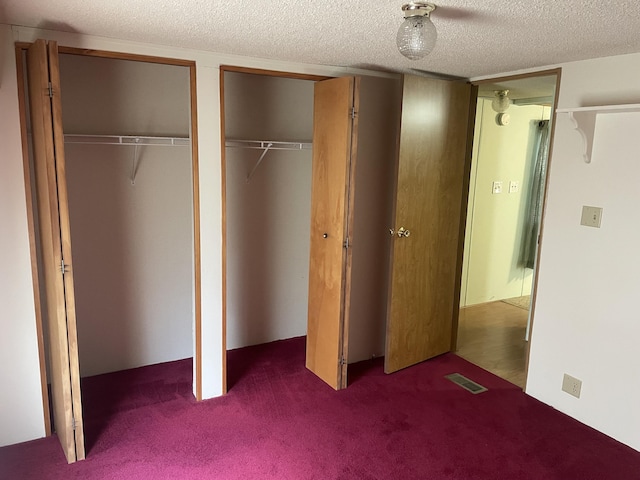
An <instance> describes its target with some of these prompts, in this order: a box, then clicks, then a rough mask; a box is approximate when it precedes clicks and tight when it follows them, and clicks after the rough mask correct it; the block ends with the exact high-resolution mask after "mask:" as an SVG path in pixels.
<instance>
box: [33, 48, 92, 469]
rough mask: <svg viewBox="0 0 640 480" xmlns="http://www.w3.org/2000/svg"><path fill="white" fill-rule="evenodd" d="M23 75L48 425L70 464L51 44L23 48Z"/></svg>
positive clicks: (68, 321)
mask: <svg viewBox="0 0 640 480" xmlns="http://www.w3.org/2000/svg"><path fill="white" fill-rule="evenodd" d="M27 72H28V89H29V101H30V112H31V126H32V135H33V156H34V170H35V183H36V203H37V208H38V215H39V224H38V229H39V238H40V245H39V250H40V254H41V258H42V267H43V270H44V290H45V295H44V297H45V298H44V301H45V304H46V305H45V308H44V311H45V319H46V321H47V325H48V331H49V346H50V381H51V390H52V403H53V421H54V426H55V431H56V434H57V436H58V438H59V440H60V443H61V444H62V448H63V450H64V453H65V456H66V458H67V461H68V462H69V463H72V462H75V461H76V460H82V459H84V458H85V446H84V429H83V423H82V402H81V395H80V369H79V362H78V335H77V330H76V315H75V296H74V288H73V270H72V265H73V263H72V260H71V231H70V225H69V209H68V199H67V184H66V180H65V161H64V134H63V131H62V107H61V99H60V73H59V65H58V46H57V44H56V42H52V41H51V42H49V43H48V44H47V43H45V41H44V40H38V41H36V42H35V43H34V44H33V45H32V46H31V47H30V48H29V49H28V51H27Z"/></svg>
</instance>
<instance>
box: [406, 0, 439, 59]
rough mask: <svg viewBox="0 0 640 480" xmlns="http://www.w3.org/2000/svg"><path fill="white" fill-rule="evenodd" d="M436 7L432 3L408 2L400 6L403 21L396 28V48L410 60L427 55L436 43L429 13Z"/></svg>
mask: <svg viewBox="0 0 640 480" xmlns="http://www.w3.org/2000/svg"><path fill="white" fill-rule="evenodd" d="M435 9H436V6H435V5H434V4H433V3H427V2H410V3H407V4H405V5H403V6H402V11H403V12H404V22H402V25H400V28H399V29H398V36H397V37H396V43H397V45H398V50H400V53H401V54H402V55H404V56H405V57H407V58H409V59H411V60H419V59H421V58H422V57H424V56H426V55H428V54H429V53H430V52H431V50H433V47H435V45H436V39H437V38H438V32H436V27H435V26H434V25H433V23H431V18H429V15H430V13H431V12H433V11H434V10H435Z"/></svg>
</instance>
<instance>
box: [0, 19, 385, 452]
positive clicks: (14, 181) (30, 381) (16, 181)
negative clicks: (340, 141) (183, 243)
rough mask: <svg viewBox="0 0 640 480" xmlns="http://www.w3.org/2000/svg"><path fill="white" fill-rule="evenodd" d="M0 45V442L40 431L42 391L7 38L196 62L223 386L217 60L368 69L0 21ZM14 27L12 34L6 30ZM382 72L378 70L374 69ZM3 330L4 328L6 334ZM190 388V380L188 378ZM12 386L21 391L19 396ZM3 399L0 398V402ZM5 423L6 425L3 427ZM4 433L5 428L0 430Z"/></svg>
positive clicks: (211, 374) (207, 251) (207, 359)
mask: <svg viewBox="0 0 640 480" xmlns="http://www.w3.org/2000/svg"><path fill="white" fill-rule="evenodd" d="M0 27H1V29H2V30H1V32H2V38H1V41H2V44H1V48H0V55H1V56H0V59H2V83H1V84H0V111H1V112H2V116H1V119H0V122H1V123H0V135H1V136H2V162H0V169H1V171H2V176H1V179H2V180H1V181H2V188H1V189H0V212H2V217H1V218H2V221H3V225H6V228H4V227H3V229H2V237H1V238H2V242H3V243H2V246H3V247H5V246H6V247H7V248H3V250H2V251H3V252H4V254H3V259H2V260H3V263H2V265H3V268H2V270H0V283H1V284H2V286H3V289H2V292H3V293H2V306H3V313H2V327H3V336H2V340H0V341H1V342H2V352H3V354H5V352H6V354H7V355H9V357H10V360H11V361H7V362H4V363H2V366H0V382H1V383H2V384H3V385H7V386H12V387H13V390H11V389H6V390H5V389H3V392H5V391H8V392H10V394H11V397H10V398H7V400H4V399H5V397H4V396H2V397H0V398H2V399H3V402H8V403H6V405H8V406H9V407H11V408H1V409H0V424H1V425H3V432H2V435H3V436H2V442H1V443H13V442H17V441H21V440H27V439H32V438H37V437H39V436H42V435H43V434H44V413H43V409H42V404H41V394H40V368H39V363H38V356H37V341H36V340H37V339H36V336H35V319H34V303H33V288H32V283H31V265H30V258H29V250H28V245H29V239H28V235H27V219H26V208H25V195H24V178H23V173H22V151H21V148H20V131H19V111H18V104H17V85H16V80H15V78H16V77H15V65H14V49H13V42H14V41H21V42H31V41H34V40H36V39H37V38H45V39H50V40H57V41H58V42H59V44H60V45H64V46H70V47H77V48H87V49H97V50H109V51H114V52H123V53H132V54H140V55H152V56H159V57H169V58H179V59H185V60H193V61H195V62H196V83H197V110H198V112H197V113H198V114H197V119H198V131H199V133H200V134H199V136H198V153H199V161H200V163H199V170H200V171H199V173H200V175H199V177H200V185H199V187H200V229H201V230H200V243H201V269H202V270H201V273H202V278H201V290H202V303H201V309H202V323H201V327H202V330H201V338H202V396H203V398H211V397H214V396H217V395H220V394H221V393H222V387H223V378H222V359H223V355H224V353H225V352H223V349H222V345H223V341H222V253H221V252H222V248H221V247H222V233H221V232H222V229H221V225H222V204H221V163H220V152H221V145H220V138H221V135H220V133H221V132H220V81H219V78H220V77H219V74H220V70H219V66H220V65H240V66H246V67H251V68H263V69H266V70H281V71H286V72H294V73H306V74H312V75H326V76H340V75H348V74H358V73H371V74H373V73H372V72H365V71H364V70H358V69H348V68H345V67H324V66H318V65H303V64H296V63H287V62H275V61H270V60H262V59H256V58H248V57H238V56H234V55H222V54H214V53H211V52H204V51H198V50H187V49H181V48H172V47H166V46H158V45H150V44H142V43H136V42H128V41H123V40H116V39H108V38H102V37H92V36H87V35H80V34H76V33H65V32H56V31H51V30H39V29H32V28H25V27H15V26H14V27H8V26H6V25H0ZM11 32H13V33H11ZM379 75H381V76H384V74H379ZM5 332H6V334H5ZM194 391H195V385H194ZM17 392H21V393H22V394H21V395H18V394H17ZM3 406H4V404H3ZM5 426H7V427H6V428H4V427H5ZM5 432H7V433H6V434H5Z"/></svg>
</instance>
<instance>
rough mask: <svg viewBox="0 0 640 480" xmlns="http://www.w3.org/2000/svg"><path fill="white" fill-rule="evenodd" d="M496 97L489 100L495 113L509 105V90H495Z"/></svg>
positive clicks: (504, 110)
mask: <svg viewBox="0 0 640 480" xmlns="http://www.w3.org/2000/svg"><path fill="white" fill-rule="evenodd" d="M493 93H495V95H496V98H494V99H493V101H492V102H491V108H493V111H494V112H496V113H504V112H506V111H507V109H508V108H509V105H511V99H510V98H509V97H508V95H509V90H495V91H494V92H493Z"/></svg>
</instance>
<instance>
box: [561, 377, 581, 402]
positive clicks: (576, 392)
mask: <svg viewBox="0 0 640 480" xmlns="http://www.w3.org/2000/svg"><path fill="white" fill-rule="evenodd" d="M581 390H582V380H578V379H577V378H575V377H572V376H571V375H567V374H566V373H565V374H564V377H563V378H562V391H563V392H567V393H568V394H569V395H573V396H574V397H576V398H580V391H581Z"/></svg>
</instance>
